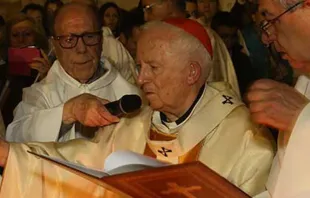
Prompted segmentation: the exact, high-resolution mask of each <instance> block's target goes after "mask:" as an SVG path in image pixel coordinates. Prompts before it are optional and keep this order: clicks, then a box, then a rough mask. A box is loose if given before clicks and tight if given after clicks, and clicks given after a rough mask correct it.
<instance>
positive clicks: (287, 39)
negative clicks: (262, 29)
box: [259, 0, 310, 72]
mask: <svg viewBox="0 0 310 198" xmlns="http://www.w3.org/2000/svg"><path fill="white" fill-rule="evenodd" d="M301 9H308V8H302V7H298V8H296V9H295V10H293V11H291V12H288V13H286V14H284V15H283V16H281V17H280V18H279V20H277V21H276V22H275V23H273V24H271V25H270V26H269V28H268V29H267V31H268V33H269V35H267V34H266V33H263V34H262V40H263V42H264V43H265V44H271V43H274V46H275V48H276V50H277V51H278V52H280V53H281V54H282V58H284V59H287V60H288V61H289V62H290V64H291V65H292V66H293V67H294V68H296V69H300V70H303V71H306V72H309V71H310V69H307V67H309V66H310V57H309V50H310V34H309V31H308V30H306V29H305V24H306V23H305V22H306V21H307V20H308V19H307V14H306V13H302V11H301ZM285 10H286V9H285V8H284V7H283V6H282V5H281V4H280V3H279V2H278V1H271V0H260V1H259V13H260V15H261V16H262V17H261V18H262V19H263V20H267V21H268V20H272V19H274V18H275V17H277V16H279V15H280V14H282V13H283V12H285Z"/></svg>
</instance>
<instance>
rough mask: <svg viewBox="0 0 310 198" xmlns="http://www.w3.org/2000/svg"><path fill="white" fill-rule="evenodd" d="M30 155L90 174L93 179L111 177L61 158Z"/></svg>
mask: <svg viewBox="0 0 310 198" xmlns="http://www.w3.org/2000/svg"><path fill="white" fill-rule="evenodd" d="M28 153H31V154H33V155H35V156H38V157H40V158H44V159H47V160H49V161H52V162H55V163H57V164H62V165H64V166H67V167H70V168H72V169H75V170H78V171H81V172H83V173H85V174H88V175H91V176H93V177H97V178H102V177H106V176H109V175H108V174H107V173H105V172H103V171H100V170H96V169H91V168H87V167H85V166H83V165H80V164H77V163H73V162H69V161H66V160H63V159H59V158H55V157H51V156H47V155H41V154H38V153H34V152H31V151H28Z"/></svg>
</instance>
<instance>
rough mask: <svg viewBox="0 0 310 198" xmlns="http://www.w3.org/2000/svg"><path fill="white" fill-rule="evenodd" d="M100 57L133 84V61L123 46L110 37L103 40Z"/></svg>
mask: <svg viewBox="0 0 310 198" xmlns="http://www.w3.org/2000/svg"><path fill="white" fill-rule="evenodd" d="M102 56H103V57H105V58H106V59H108V61H109V62H110V63H111V64H112V65H113V66H114V67H115V68H116V69H117V70H118V71H119V72H120V74H121V75H122V76H123V77H124V78H125V79H126V80H127V81H129V82H130V83H134V82H135V79H134V78H135V61H134V60H133V58H132V57H131V55H130V54H129V52H128V51H127V50H126V49H125V47H124V46H123V44H122V43H121V42H119V41H118V40H116V39H115V38H113V37H111V36H106V37H104V38H103V45H102Z"/></svg>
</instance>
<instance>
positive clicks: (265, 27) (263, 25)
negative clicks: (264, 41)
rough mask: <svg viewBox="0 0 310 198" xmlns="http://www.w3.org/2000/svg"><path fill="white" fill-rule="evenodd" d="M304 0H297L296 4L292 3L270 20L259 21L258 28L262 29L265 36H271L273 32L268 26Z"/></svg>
mask: <svg viewBox="0 0 310 198" xmlns="http://www.w3.org/2000/svg"><path fill="white" fill-rule="evenodd" d="M304 2H305V1H300V2H297V3H296V4H294V5H293V6H291V7H290V8H288V9H287V10H285V11H284V12H283V13H281V14H280V15H278V16H277V17H275V18H273V19H271V20H264V21H262V22H261V25H260V28H261V30H262V31H263V33H265V34H266V35H267V36H271V35H272V34H273V32H271V31H270V30H268V29H270V27H271V26H272V25H273V24H274V23H275V22H277V21H278V20H279V19H280V18H281V17H282V16H283V15H285V14H286V13H288V12H290V11H292V10H293V9H294V8H296V7H297V6H299V5H300V4H302V3H304Z"/></svg>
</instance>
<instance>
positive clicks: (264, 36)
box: [261, 33, 276, 45]
mask: <svg viewBox="0 0 310 198" xmlns="http://www.w3.org/2000/svg"><path fill="white" fill-rule="evenodd" d="M261 39H262V42H263V43H264V44H265V45H270V44H271V43H273V42H274V41H275V40H276V36H275V35H274V34H272V35H267V33H263V34H262V37H261Z"/></svg>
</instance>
